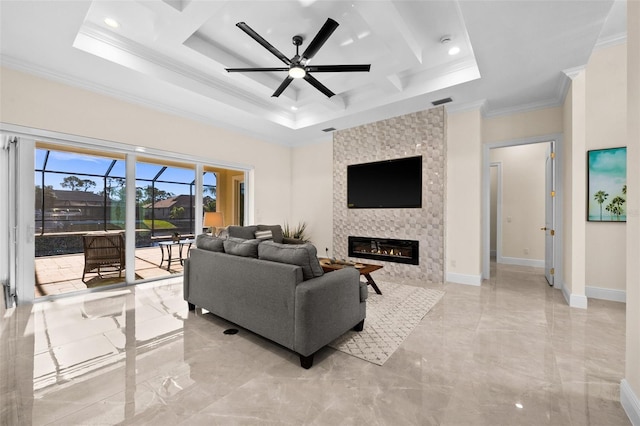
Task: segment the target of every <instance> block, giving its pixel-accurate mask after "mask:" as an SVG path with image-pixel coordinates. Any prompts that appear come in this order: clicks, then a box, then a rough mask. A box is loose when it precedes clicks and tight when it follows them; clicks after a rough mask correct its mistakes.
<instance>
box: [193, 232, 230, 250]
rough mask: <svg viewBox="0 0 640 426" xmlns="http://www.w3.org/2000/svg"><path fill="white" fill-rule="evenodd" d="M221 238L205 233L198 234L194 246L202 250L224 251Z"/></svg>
mask: <svg viewBox="0 0 640 426" xmlns="http://www.w3.org/2000/svg"><path fill="white" fill-rule="evenodd" d="M223 241H224V240H223V239H222V238H217V237H212V236H211V235H207V234H200V235H198V236H197V237H196V247H198V248H199V249H203V250H209V251H218V252H224V244H223Z"/></svg>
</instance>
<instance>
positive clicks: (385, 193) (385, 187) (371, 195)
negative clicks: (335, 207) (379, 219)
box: [347, 156, 422, 209]
mask: <svg viewBox="0 0 640 426" xmlns="http://www.w3.org/2000/svg"><path fill="white" fill-rule="evenodd" d="M347 207H349V208H350V209H367V208H373V209H375V208H378V209H380V208H382V209H384V208H420V207H422V156H417V157H408V158H399V159H396V160H386V161H377V162H375V163H364V164H353V165H351V166H347Z"/></svg>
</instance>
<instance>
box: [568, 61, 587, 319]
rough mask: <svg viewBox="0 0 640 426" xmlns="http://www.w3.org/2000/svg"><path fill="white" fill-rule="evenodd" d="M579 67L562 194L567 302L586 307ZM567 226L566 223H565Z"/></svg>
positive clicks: (582, 109)
mask: <svg viewBox="0 0 640 426" xmlns="http://www.w3.org/2000/svg"><path fill="white" fill-rule="evenodd" d="M585 74H586V73H585V71H584V70H582V71H580V72H578V73H577V74H576V75H574V76H573V77H572V80H571V121H570V126H571V187H570V188H568V191H567V193H565V194H564V196H565V197H564V200H565V205H566V204H567V203H570V204H571V205H572V207H571V228H570V232H571V233H570V238H571V240H572V243H571V244H572V249H571V253H569V255H570V256H571V268H572V271H571V279H572V281H571V284H570V288H571V293H570V294H567V296H568V297H569V304H570V305H571V306H575V307H582V308H586V307H587V300H586V296H585V281H586V223H585V222H586V214H587V208H586V200H585V197H586V193H587V167H586V160H585V152H586V78H585ZM565 226H566V225H565Z"/></svg>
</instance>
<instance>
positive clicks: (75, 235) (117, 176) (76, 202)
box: [34, 143, 244, 297]
mask: <svg viewBox="0 0 640 426" xmlns="http://www.w3.org/2000/svg"><path fill="white" fill-rule="evenodd" d="M34 159H35V176H34V183H35V188H34V189H35V213H34V229H35V266H36V267H35V269H36V277H35V283H36V289H35V295H36V297H39V296H46V295H51V294H60V293H66V292H69V291H75V290H77V289H84V288H92V287H94V286H101V285H109V284H116V283H119V282H124V281H125V279H124V275H123V274H122V267H121V266H122V265H120V268H118V269H119V271H118V272H119V273H115V274H114V273H113V272H112V271H109V270H106V271H104V272H103V271H100V270H98V271H97V273H93V274H91V273H89V274H86V275H87V277H85V278H86V279H84V280H83V279H82V276H83V264H84V265H85V266H86V259H87V248H86V247H85V246H86V238H85V236H86V235H87V234H89V233H90V234H95V233H100V232H102V233H106V234H113V233H122V234H123V235H124V233H125V229H126V227H125V214H126V207H127V202H134V203H135V262H134V265H132V266H133V267H134V268H135V279H136V280H144V279H150V278H159V277H162V276H166V275H172V274H178V273H181V272H182V270H183V265H182V263H183V262H182V259H183V258H186V257H187V256H188V251H189V249H190V246H191V242H192V241H193V238H194V237H195V235H196V234H198V233H201V232H202V230H196V223H202V222H201V220H202V216H203V213H204V211H223V210H224V209H225V205H226V207H227V209H231V208H233V209H236V208H235V207H234V206H237V205H238V204H237V203H236V201H237V200H236V198H238V197H237V194H233V191H228V192H229V193H228V194H225V192H227V191H225V190H224V189H223V190H222V191H219V182H222V183H224V182H225V181H227V180H228V181H229V182H231V181H234V182H237V181H238V179H240V180H242V179H243V178H244V172H243V171H237V170H229V169H218V168H212V167H207V166H205V167H203V168H202V169H200V170H202V176H201V181H200V183H199V184H198V185H197V184H196V167H195V165H194V164H188V163H181V162H174V161H167V160H160V159H157V158H150V157H144V158H143V157H137V158H136V162H135V186H136V188H135V199H131V200H130V201H128V200H127V187H126V182H127V180H126V161H127V159H126V157H125V155H119V154H113V153H105V152H96V151H93V150H92V151H88V150H83V149H78V148H69V147H57V146H52V144H44V143H36V149H35V156H34ZM238 176H240V178H239V177H238ZM197 188H200V189H199V190H198V189H197ZM197 190H198V191H199V193H198V194H196V191H197ZM221 195H222V197H221ZM225 195H226V197H225ZM197 197H199V199H200V200H201V203H202V204H201V205H202V208H200V209H199V211H196V198H197ZM198 216H199V219H200V220H199V221H197V220H196V217H198ZM234 223H237V218H234V214H233V212H231V211H230V212H229V214H228V216H225V225H229V224H234ZM83 238H84V240H83ZM174 241H175V242H177V243H175V244H174ZM178 242H179V243H178ZM123 249H124V248H123Z"/></svg>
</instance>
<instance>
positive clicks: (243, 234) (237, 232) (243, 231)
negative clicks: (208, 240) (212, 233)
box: [227, 225, 258, 240]
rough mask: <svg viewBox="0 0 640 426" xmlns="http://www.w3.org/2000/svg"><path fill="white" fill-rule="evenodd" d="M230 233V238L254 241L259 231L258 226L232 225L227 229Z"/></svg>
mask: <svg viewBox="0 0 640 426" xmlns="http://www.w3.org/2000/svg"><path fill="white" fill-rule="evenodd" d="M227 230H228V231H229V237H233V238H242V239H243V240H253V239H254V238H255V236H254V235H255V233H256V231H257V230H258V227H257V226H256V225H251V226H236V225H231V226H229V227H228V228H227Z"/></svg>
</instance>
